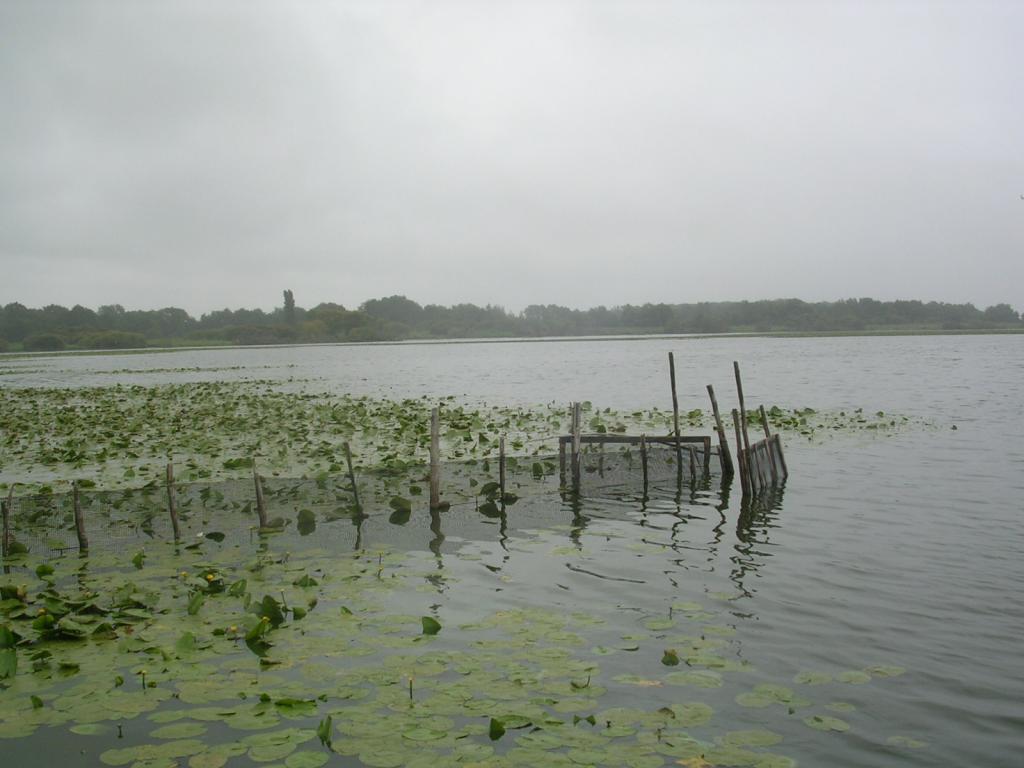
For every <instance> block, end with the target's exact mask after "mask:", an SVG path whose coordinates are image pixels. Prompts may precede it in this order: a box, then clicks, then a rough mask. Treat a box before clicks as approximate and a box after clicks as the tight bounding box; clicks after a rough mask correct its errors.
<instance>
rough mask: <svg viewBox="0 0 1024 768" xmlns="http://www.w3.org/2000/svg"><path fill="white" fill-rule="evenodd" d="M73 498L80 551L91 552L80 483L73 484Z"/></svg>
mask: <svg viewBox="0 0 1024 768" xmlns="http://www.w3.org/2000/svg"><path fill="white" fill-rule="evenodd" d="M71 497H72V500H73V504H74V507H75V532H76V533H77V534H78V551H79V552H88V551H89V537H88V536H86V535H85V513H84V512H82V500H81V499H80V498H79V495H78V481H77V480H76V481H75V482H73V483H72V484H71Z"/></svg>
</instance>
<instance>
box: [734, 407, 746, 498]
mask: <svg viewBox="0 0 1024 768" xmlns="http://www.w3.org/2000/svg"><path fill="white" fill-rule="evenodd" d="M732 425H733V427H734V428H735V430H736V445H737V446H738V448H737V450H736V464H737V469H739V471H740V488H741V489H742V490H743V495H744V496H749V495H750V478H749V477H748V472H747V461H746V455H745V454H746V451H745V450H744V449H743V440H742V439H741V438H740V415H739V413H737V412H736V409H735V408H733V409H732Z"/></svg>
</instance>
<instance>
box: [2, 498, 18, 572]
mask: <svg viewBox="0 0 1024 768" xmlns="http://www.w3.org/2000/svg"><path fill="white" fill-rule="evenodd" d="M14 485H15V484H14V483H11V487H10V488H8V489H7V498H6V499H5V500H4V502H3V504H2V506H3V519H4V523H3V524H4V527H3V532H2V533H0V544H2V545H3V556H4V557H7V556H8V555H9V554H10V553H11V510H12V509H14Z"/></svg>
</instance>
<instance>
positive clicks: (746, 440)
mask: <svg viewBox="0 0 1024 768" xmlns="http://www.w3.org/2000/svg"><path fill="white" fill-rule="evenodd" d="M732 369H733V372H734V373H735V374H736V394H737V395H739V399H740V427H742V429H743V447H744V448H745V449H746V451H747V454H748V458H749V454H750V435H748V434H747V407H746V406H745V405H744V404H743V381H742V380H741V379H740V364H739V363H738V362H736V361H735V360H733V362H732ZM747 469H748V470H749V469H750V464H749V462H748V464H747Z"/></svg>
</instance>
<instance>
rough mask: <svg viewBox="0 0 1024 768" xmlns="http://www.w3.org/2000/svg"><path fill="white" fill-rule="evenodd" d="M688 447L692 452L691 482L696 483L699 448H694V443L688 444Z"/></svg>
mask: <svg viewBox="0 0 1024 768" xmlns="http://www.w3.org/2000/svg"><path fill="white" fill-rule="evenodd" d="M686 448H687V450H688V451H689V452H690V482H691V483H696V482H697V449H696V448H694V447H693V446H692V445H688V446H686Z"/></svg>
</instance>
